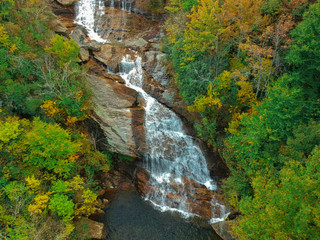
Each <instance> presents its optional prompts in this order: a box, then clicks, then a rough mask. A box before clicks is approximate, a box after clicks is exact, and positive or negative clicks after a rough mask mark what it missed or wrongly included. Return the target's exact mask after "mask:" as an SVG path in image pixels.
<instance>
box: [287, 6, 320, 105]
mask: <svg viewBox="0 0 320 240" xmlns="http://www.w3.org/2000/svg"><path fill="white" fill-rule="evenodd" d="M303 18H304V20H303V21H302V22H301V23H300V24H299V25H298V26H297V28H296V29H294V30H293V31H292V36H293V40H294V43H293V44H292V45H291V47H290V50H289V52H288V55H287V59H288V62H289V63H290V64H291V66H292V68H293V69H292V71H293V76H294V79H295V81H294V82H293V83H292V84H295V85H298V86H300V85H301V86H303V89H304V94H305V97H306V98H311V99H314V100H315V99H318V98H319V91H320V67H319V66H320V2H319V1H318V2H317V3H315V4H313V5H312V6H310V9H309V11H307V12H306V13H305V14H304V15H303Z"/></svg>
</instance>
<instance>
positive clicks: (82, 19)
mask: <svg viewBox="0 0 320 240" xmlns="http://www.w3.org/2000/svg"><path fill="white" fill-rule="evenodd" d="M75 6H76V19H75V23H76V24H79V25H81V26H84V27H85V28H86V29H87V31H88V35H89V37H90V38H91V39H92V40H95V41H97V42H100V43H105V42H107V40H105V39H103V38H102V37H101V35H100V34H99V33H98V31H99V30H100V26H101V20H102V17H103V15H104V14H105V5H104V0H80V1H78V2H77V3H76V5H75Z"/></svg>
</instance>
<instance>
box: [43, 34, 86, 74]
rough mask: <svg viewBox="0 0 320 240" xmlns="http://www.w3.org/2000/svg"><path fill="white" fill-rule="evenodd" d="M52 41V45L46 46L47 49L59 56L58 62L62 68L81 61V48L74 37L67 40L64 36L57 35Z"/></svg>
mask: <svg viewBox="0 0 320 240" xmlns="http://www.w3.org/2000/svg"><path fill="white" fill-rule="evenodd" d="M50 43H51V46H50V47H46V48H45V50H46V51H47V52H48V53H51V54H53V55H54V56H56V57H57V58H58V61H57V64H58V66H59V67H60V68H63V67H64V66H65V65H66V64H72V65H74V64H75V63H76V62H78V61H79V53H80V48H79V46H78V44H77V43H76V42H75V41H73V40H72V39H70V40H67V39H66V38H64V37H63V36H60V35H56V36H55V37H53V38H52V39H51V41H50Z"/></svg>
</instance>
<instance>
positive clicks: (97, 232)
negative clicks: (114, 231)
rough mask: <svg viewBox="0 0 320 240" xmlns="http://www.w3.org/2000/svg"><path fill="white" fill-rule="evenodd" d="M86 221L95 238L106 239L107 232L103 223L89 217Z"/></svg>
mask: <svg viewBox="0 0 320 240" xmlns="http://www.w3.org/2000/svg"><path fill="white" fill-rule="evenodd" d="M86 222H87V223H88V225H89V229H90V235H91V237H92V238H94V239H105V238H106V236H107V232H106V229H105V226H104V224H103V223H100V222H96V221H93V220H90V219H87V220H86Z"/></svg>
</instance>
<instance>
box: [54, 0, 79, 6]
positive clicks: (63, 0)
mask: <svg viewBox="0 0 320 240" xmlns="http://www.w3.org/2000/svg"><path fill="white" fill-rule="evenodd" d="M56 1H57V2H58V3H60V4H62V5H63V6H70V5H72V4H74V3H75V2H77V1H78V0H56Z"/></svg>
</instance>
